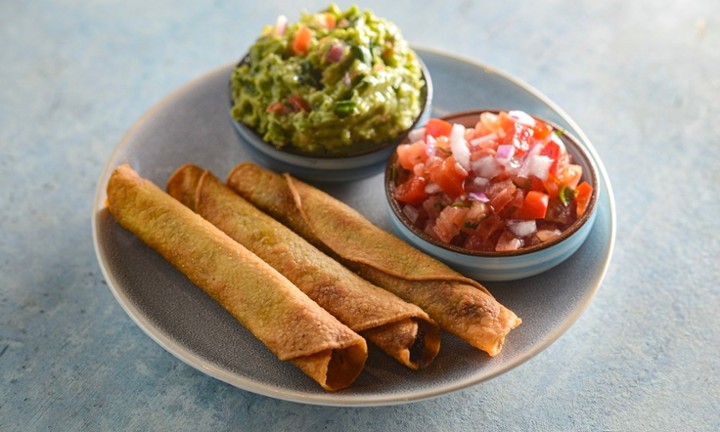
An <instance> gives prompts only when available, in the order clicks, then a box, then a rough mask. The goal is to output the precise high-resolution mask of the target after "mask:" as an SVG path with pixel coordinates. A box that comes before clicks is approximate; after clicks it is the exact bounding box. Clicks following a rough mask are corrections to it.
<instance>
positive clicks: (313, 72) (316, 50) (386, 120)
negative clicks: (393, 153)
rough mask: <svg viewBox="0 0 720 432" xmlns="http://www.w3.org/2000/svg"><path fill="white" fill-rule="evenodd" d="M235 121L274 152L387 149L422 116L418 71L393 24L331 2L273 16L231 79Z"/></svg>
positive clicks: (341, 152)
mask: <svg viewBox="0 0 720 432" xmlns="http://www.w3.org/2000/svg"><path fill="white" fill-rule="evenodd" d="M230 85H231V96H232V108H231V115H232V117H233V118H234V119H235V120H237V121H239V122H242V123H245V124H246V125H248V126H249V127H250V128H252V129H254V130H255V131H256V132H257V133H258V134H259V135H260V136H261V137H262V138H263V140H265V141H266V142H268V143H271V144H273V145H274V146H275V147H277V148H285V149H288V150H295V151H298V152H300V153H305V154H312V155H347V154H352V153H358V152H362V151H365V150H369V149H372V148H375V147H378V146H379V145H383V144H389V143H391V142H393V141H395V140H397V139H399V137H400V136H401V135H402V134H404V133H405V132H406V131H407V130H408V129H410V128H411V127H412V125H413V124H414V122H415V120H416V119H417V117H418V116H419V115H420V113H421V112H422V108H423V103H424V95H425V93H424V92H425V90H426V87H425V86H426V83H425V80H424V79H423V73H422V68H421V66H420V63H419V61H418V59H417V57H416V55H415V53H414V52H413V51H412V50H411V49H410V47H409V45H408V43H407V42H406V41H405V39H403V37H402V35H401V33H400V30H399V29H398V28H397V27H396V26H395V25H394V24H393V23H391V22H389V21H386V20H384V19H382V18H379V17H377V16H375V15H374V14H373V13H372V12H371V11H369V10H365V11H360V10H359V9H358V8H357V6H352V7H350V8H348V9H347V10H344V11H342V10H340V9H339V8H338V6H337V5H335V4H332V5H330V6H329V7H328V8H327V9H326V10H324V11H321V12H318V13H303V14H302V16H301V18H300V20H299V21H298V22H295V23H288V21H287V19H286V18H285V17H284V16H280V17H278V20H277V22H276V24H275V25H274V26H267V27H266V28H265V29H264V30H263V32H262V35H261V36H260V37H259V38H258V39H257V41H256V42H255V43H254V44H253V45H252V46H251V47H250V50H249V52H248V55H247V56H246V58H245V59H244V60H243V61H242V62H241V63H240V64H239V65H238V67H237V68H236V69H235V70H234V71H233V73H232V77H231V83H230Z"/></svg>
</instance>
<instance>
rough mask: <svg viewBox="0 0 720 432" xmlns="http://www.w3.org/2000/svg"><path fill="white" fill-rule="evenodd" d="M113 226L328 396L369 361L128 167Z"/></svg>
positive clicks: (268, 273) (118, 183)
mask: <svg viewBox="0 0 720 432" xmlns="http://www.w3.org/2000/svg"><path fill="white" fill-rule="evenodd" d="M107 204H108V209H109V211H110V213H111V214H112V215H113V216H114V218H115V219H116V221H117V222H118V223H119V224H120V225H121V226H122V227H124V228H126V229H127V230H129V231H131V232H132V233H134V234H135V235H136V236H137V237H139V238H140V239H141V240H142V241H143V242H145V243H146V244H147V245H148V246H150V247H151V248H153V249H154V250H155V251H157V252H158V253H159V254H160V255H162V256H163V257H164V258H165V259H166V260H167V261H169V262H170V263H171V264H172V265H173V266H175V267H176V268H177V269H178V270H180V271H181V272H182V273H184V274H185V275H186V276H187V277H188V279H190V281H192V282H193V283H194V284H195V285H197V286H198V287H199V288H201V289H202V290H203V291H204V292H206V293H207V294H208V295H209V296H210V297H212V298H213V299H214V300H215V301H217V302H218V303H219V304H220V305H222V306H223V307H224V308H225V309H226V310H227V311H228V312H229V313H230V314H231V315H232V316H234V317H235V318H236V319H237V320H238V321H240V323H241V324H242V325H243V326H245V328H247V329H248V330H249V331H250V332H251V333H252V334H253V335H255V337H257V338H258V339H259V340H260V341H262V342H263V343H264V344H265V346H267V348H268V349H270V351H272V352H273V353H274V354H275V355H276V356H277V357H278V358H279V359H280V360H287V361H290V362H292V363H293V364H295V365H296V366H297V367H299V368H300V369H301V370H302V371H303V372H304V373H305V374H307V375H308V376H310V377H311V378H312V379H314V380H315V381H317V382H318V383H319V384H320V385H321V386H322V387H323V388H324V389H326V390H329V391H335V390H340V389H343V388H346V387H348V386H349V385H350V384H352V382H353V381H355V379H356V378H357V376H358V375H359V374H360V372H361V370H362V369H363V367H364V365H365V361H366V359H367V344H366V342H365V339H363V338H362V337H361V336H360V335H358V334H357V333H355V332H353V331H352V330H350V329H349V328H348V327H347V326H345V325H344V324H342V323H340V322H339V321H338V320H337V319H336V318H335V317H333V316H332V315H330V314H329V313H328V312H327V311H325V310H324V309H322V308H321V307H320V306H318V305H317V303H315V302H314V301H312V300H311V299H310V298H309V297H308V296H307V295H305V294H304V293H303V292H301V291H300V290H299V289H298V288H297V287H296V286H294V285H293V284H292V283H291V282H290V281H288V280H287V278H285V277H284V276H282V275H281V274H280V273H278V272H277V271H276V270H275V269H273V268H272V267H270V266H269V265H268V264H267V263H265V262H264V261H262V260H261V259H260V258H258V257H257V256H256V255H255V254H253V253H252V252H250V251H248V250H247V249H246V248H244V247H243V246H241V245H240V244H238V243H237V242H236V241H234V240H233V239H231V238H230V237H228V236H227V235H226V234H225V233H223V232H222V231H220V230H219V229H218V228H216V227H215V226H214V225H212V224H211V223H210V222H208V221H206V220H205V219H203V218H202V217H201V216H199V215H198V214H196V213H195V212H193V211H192V210H190V209H188V208H187V207H186V206H184V205H183V204H182V203H180V202H179V201H177V200H176V199H174V198H173V197H171V196H170V195H168V194H167V193H165V192H164V191H163V190H162V189H160V188H159V187H157V186H156V185H155V184H153V183H152V182H150V181H148V180H146V179H143V178H141V177H140V176H139V175H138V174H137V173H136V172H135V171H134V170H133V169H132V168H131V167H130V166H129V165H127V164H126V165H121V166H119V167H118V168H116V169H115V170H114V171H113V173H112V175H111V177H110V180H109V182H108V185H107Z"/></svg>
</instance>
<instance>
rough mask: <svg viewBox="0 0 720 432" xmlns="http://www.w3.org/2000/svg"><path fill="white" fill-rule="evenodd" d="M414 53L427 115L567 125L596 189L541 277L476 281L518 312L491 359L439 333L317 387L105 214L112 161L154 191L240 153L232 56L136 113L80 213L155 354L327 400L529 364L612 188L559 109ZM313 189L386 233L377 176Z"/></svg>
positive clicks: (596, 252) (554, 326)
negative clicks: (434, 352)
mask: <svg viewBox="0 0 720 432" xmlns="http://www.w3.org/2000/svg"><path fill="white" fill-rule="evenodd" d="M416 51H417V53H418V55H420V57H421V58H422V59H423V61H424V62H425V64H426V65H427V67H428V69H429V71H430V74H431V75H432V79H433V83H434V90H435V91H434V103H433V113H432V115H433V116H443V115H446V114H448V113H451V112H455V111H464V110H470V109H477V108H484V107H493V108H496V109H520V110H524V111H527V112H528V113H530V114H535V115H538V116H540V117H544V118H546V119H548V120H551V121H554V122H556V123H558V124H559V125H561V126H564V127H565V128H567V129H568V130H570V131H571V132H573V133H574V134H575V136H577V137H579V138H580V139H581V140H582V141H583V143H584V144H585V145H586V146H587V147H588V149H589V151H590V153H591V154H592V157H593V158H594V159H595V162H596V163H597V166H598V168H599V172H600V177H601V178H600V181H601V182H602V187H601V189H602V195H601V196H600V202H599V209H598V215H597V220H596V221H595V225H594V226H593V229H592V231H591V232H590V235H589V236H588V239H587V240H586V241H585V243H584V244H583V246H582V247H581V248H580V249H579V250H578V251H577V252H576V253H575V254H574V255H573V256H572V257H571V258H570V259H568V260H567V261H565V262H564V263H563V264H561V265H560V266H558V267H555V268H554V269H552V270H550V271H548V272H546V273H543V274H540V275H537V276H534V277H532V278H528V279H524V280H519V281H513V282H488V283H486V284H485V285H486V286H487V287H488V289H489V290H490V291H491V292H492V293H493V295H495V297H496V298H497V299H498V300H499V301H500V302H501V303H503V304H504V305H505V306H507V307H509V308H510V309H512V310H513V311H515V312H516V313H517V314H518V315H519V316H520V317H521V318H522V319H523V324H522V325H521V326H520V327H518V328H517V329H515V330H514V331H513V332H511V333H510V335H509V336H508V338H507V340H506V344H505V347H504V348H503V351H502V352H501V353H500V354H499V355H497V356H495V357H493V358H491V357H489V356H487V355H486V354H485V353H482V352H479V351H478V350H476V349H474V348H472V347H470V346H469V345H468V344H466V343H465V342H463V341H462V340H460V339H458V338H455V337H454V336H452V335H449V334H443V337H442V348H441V351H440V354H439V355H438V357H437V358H436V360H435V362H434V363H433V364H431V365H430V366H429V367H428V368H426V369H424V370H421V371H411V370H408V369H406V368H405V367H403V366H401V365H399V364H398V363H396V362H395V361H394V360H392V359H390V358H389V357H387V356H385V354H384V353H382V352H380V351H379V350H378V349H376V348H375V347H372V346H370V347H369V359H368V362H367V364H366V368H365V370H364V371H363V373H362V374H361V375H360V377H359V378H358V380H357V381H356V382H355V383H354V384H353V385H352V386H351V387H350V388H349V389H346V390H343V391H340V392H336V393H327V392H325V391H324V390H322V388H320V386H319V385H317V384H316V383H315V382H314V381H312V380H310V379H309V378H307V377H306V376H305V375H304V374H303V373H302V372H300V370H299V369H297V368H295V367H294V366H292V365H291V364H289V363H286V362H281V361H279V360H277V359H276V358H275V357H274V355H273V354H272V353H270V351H269V350H267V349H266V348H265V346H264V345H263V344H262V343H260V342H259V341H258V340H257V339H255V338H254V336H252V334H250V333H249V332H248V331H247V330H245V329H244V328H243V327H242V326H241V325H240V324H239V323H238V322H237V321H236V320H235V319H234V318H233V317H231V316H230V315H229V314H228V313H227V312H225V311H224V310H223V309H222V308H221V307H220V306H219V305H217V304H216V303H215V302H214V301H212V300H211V299H210V298H209V297H208V296H206V295H205V294H204V293H203V292H202V291H201V290H200V289H198V288H197V287H195V286H194V285H193V284H192V283H190V281H189V280H187V279H186V278H185V277H184V276H183V275H182V274H181V273H180V272H178V271H177V270H175V269H174V268H173V267H172V266H171V265H170V264H168V263H167V262H166V261H165V260H164V259H163V258H162V257H160V255H158V254H156V253H155V252H154V251H153V250H151V249H150V248H149V247H147V246H146V245H145V244H144V243H142V242H141V241H140V240H139V239H138V238H136V237H135V236H134V235H132V234H131V233H129V232H128V231H125V230H124V229H122V228H120V227H119V226H118V225H117V224H116V223H115V222H114V220H113V218H112V217H111V216H110V215H109V214H108V212H107V210H106V209H105V206H104V202H105V198H106V194H105V187H106V185H107V181H108V178H109V176H110V173H111V172H112V170H113V169H114V168H115V167H116V166H118V165H120V164H122V163H129V164H130V165H132V166H133V168H135V169H136V170H137V171H138V173H139V174H140V175H141V176H143V177H145V178H148V179H150V180H152V181H153V182H155V183H156V184H158V185H160V186H161V187H164V185H165V182H166V181H167V179H168V177H169V176H170V175H171V174H172V172H173V171H174V170H175V169H176V168H177V167H179V166H180V165H182V164H184V163H188V162H192V163H195V164H198V165H200V166H202V167H205V168H208V169H210V170H211V171H213V172H214V173H215V175H217V176H218V177H220V178H225V177H226V176H227V174H228V173H229V172H230V170H231V169H232V168H233V167H234V166H235V165H236V164H237V163H239V162H241V161H245V160H249V159H250V155H249V153H248V152H247V150H246V149H245V146H244V145H242V143H241V142H239V140H238V137H237V135H236V134H235V132H234V131H233V127H232V125H231V122H230V117H229V113H228V108H227V81H228V77H229V74H230V71H231V70H232V67H233V64H228V65H225V66H222V67H220V68H218V69H216V70H213V71H211V72H209V73H207V74H205V75H203V76H201V77H199V78H197V79H195V80H193V81H192V82H190V83H188V84H186V85H185V86H183V87H181V88H179V89H178V90H176V91H174V92H173V93H171V94H170V95H168V96H167V97H165V98H164V99H163V100H162V101H160V102H159V103H158V104H157V105H156V106H154V107H153V108H152V109H150V110H149V111H148V112H147V113H146V114H144V115H143V116H142V117H141V118H140V119H139V120H138V121H137V122H136V123H135V124H134V125H133V126H132V128H130V130H129V131H128V132H127V133H126V134H125V136H124V137H123V139H122V140H121V142H120V143H119V144H118V145H117V147H116V148H115V150H114V151H113V153H112V155H111V156H110V158H109V160H108V162H107V164H106V166H105V168H104V170H103V173H102V175H101V177H100V179H99V181H98V185H97V191H96V195H95V200H94V204H93V215H92V231H93V241H94V246H95V251H96V254H97V259H98V261H99V264H100V267H101V269H102V272H103V274H104V277H105V279H106V281H107V283H108V285H109V287H110V290H111V291H112V293H113V295H114V296H115V298H116V299H117V301H118V303H120V305H121V306H122V308H123V309H124V310H125V312H126V313H127V314H128V315H129V316H130V318H131V319H132V320H133V321H134V322H135V323H136V324H137V325H138V326H139V327H140V328H141V329H142V330H143V331H144V332H145V333H146V334H147V335H148V336H150V337H151V338H152V339H153V340H155V341H156V342H157V343H158V344H159V345H160V346H162V347H163V348H164V349H165V350H167V351H168V352H170V353H171V354H173V355H174V356H175V357H177V358H178V359H180V360H181V361H183V362H185V363H186V364H188V365H190V366H192V367H194V368H196V369H198V370H199V371H201V372H203V373H205V374H207V375H210V376H212V377H215V378H217V379H219V380H222V381H224V382H226V383H229V384H231V385H233V386H236V387H238V388H240V389H243V390H247V391H250V392H253V393H257V394H261V395H265V396H269V397H273V398H277V399H283V400H288V401H295V402H301V403H307V404H314V405H333V406H377V405H392V404H401V403H408V402H412V401H418V400H423V399H429V398H433V397H438V396H441V395H444V394H448V393H450V392H454V391H457V390H460V389H464V388H467V387H469V386H473V385H477V384H479V383H481V382H483V381H486V380H488V379H491V378H493V377H496V376H498V375H501V374H503V373H505V372H508V371H509V370H511V369H512V368H514V367H516V366H518V365H520V364H522V363H523V362H525V361H527V360H529V359H530V358H532V357H533V356H535V355H536V354H538V353H539V352H541V351H542V350H543V349H544V348H546V347H548V346H549V345H550V344H551V343H552V342H554V341H555V340H557V338H559V337H560V336H561V335H562V334H563V333H564V332H565V331H567V330H568V328H569V327H570V326H571V325H572V324H573V323H574V322H575V321H576V319H577V318H578V317H579V316H580V314H581V313H582V311H583V310H584V309H585V308H586V307H587V305H588V303H589V302H590V300H591V298H592V297H593V295H594V293H595V292H596V291H597V289H598V288H599V286H600V284H601V282H602V280H603V277H604V276H605V272H606V270H607V268H608V265H609V262H610V257H611V255H612V250H613V246H614V242H615V230H616V228H615V217H616V216H615V205H614V201H613V196H612V189H611V187H610V182H609V179H608V177H607V173H606V171H605V168H604V167H603V164H602V162H601V161H600V158H599V157H598V155H597V152H596V151H595V149H594V148H593V147H592V145H591V143H590V141H589V140H588V139H587V137H586V136H585V134H584V133H583V132H582V130H580V128H579V127H578V126H577V125H576V124H575V122H574V121H573V120H572V119H571V118H570V117H569V116H568V115H567V114H566V113H564V112H563V111H562V110H561V109H560V108H559V107H558V106H557V105H555V104H554V103H553V102H552V101H550V100H549V99H548V98H547V97H545V96H543V95H542V94H541V93H540V92H538V91H537V90H535V89H533V88H532V87H530V86H529V85H527V84H525V83H523V82H522V81H520V80H518V79H516V78H513V77H511V76H509V75H507V74H505V73H502V72H500V71H497V70H494V69H492V68H490V67H488V66H485V65H483V64H480V63H478V62H475V61H471V60H468V59H464V58H461V57H457V56H454V55H451V54H448V53H445V52H441V51H435V50H429V49H423V48H418V49H416ZM318 186H319V187H320V188H322V189H324V190H326V191H327V192H328V193H330V194H332V195H334V196H336V197H337V198H338V199H340V200H343V201H345V202H347V203H348V204H349V205H351V206H353V207H355V208H356V209H358V210H359V211H360V212H362V213H363V214H365V215H366V216H367V217H368V218H369V219H370V220H372V221H374V222H375V223H376V224H378V225H379V226H381V227H383V228H385V229H387V230H390V229H391V226H390V219H389V215H388V214H387V212H386V208H385V205H384V203H383V200H384V199H385V197H384V194H383V176H382V174H378V175H376V176H374V177H370V178H367V179H364V180H361V181H356V182H350V183H343V184H334V185H326V184H320V185H318Z"/></svg>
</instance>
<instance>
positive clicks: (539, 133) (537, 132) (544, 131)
mask: <svg viewBox="0 0 720 432" xmlns="http://www.w3.org/2000/svg"><path fill="white" fill-rule="evenodd" d="M550 132H552V127H551V126H550V125H549V124H547V123H545V122H543V121H540V120H535V126H533V137H535V139H537V140H540V141H544V140H546V139H547V138H548V137H549V136H550Z"/></svg>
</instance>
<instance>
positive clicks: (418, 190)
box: [392, 111, 592, 251]
mask: <svg viewBox="0 0 720 432" xmlns="http://www.w3.org/2000/svg"><path fill="white" fill-rule="evenodd" d="M561 134H562V131H561V130H557V129H554V128H553V127H552V126H551V125H549V124H548V123H546V122H544V121H541V120H538V119H536V118H534V117H531V116H530V115H528V114H526V113H525V112H522V111H500V112H483V113H481V114H480V115H479V118H478V119H477V123H476V124H474V125H473V126H470V127H465V126H463V125H462V124H453V123H449V122H447V121H444V120H441V119H436V118H433V119H430V120H429V121H428V122H427V124H426V125H425V127H424V128H421V129H416V130H413V131H412V132H411V133H410V135H409V143H408V144H401V145H399V146H398V147H397V151H396V153H397V159H396V162H395V166H394V168H393V171H392V173H393V180H392V181H393V184H394V185H395V187H394V198H395V200H397V202H398V204H399V206H400V208H401V209H402V212H403V214H404V215H405V216H406V217H407V218H408V219H409V220H410V222H411V223H412V224H413V225H414V228H415V229H416V230H419V231H421V232H424V233H425V234H426V235H428V236H430V237H432V238H434V239H437V240H439V241H440V242H442V243H444V244H451V245H455V246H458V247H462V248H465V249H469V250H473V251H514V250H519V249H522V248H526V247H529V246H533V245H536V244H539V243H541V242H544V241H549V240H551V239H553V238H555V237H557V236H559V235H560V234H561V233H562V232H563V231H564V230H565V229H567V228H568V227H569V226H570V225H571V224H572V223H573V222H575V221H576V220H577V219H578V218H579V217H580V216H582V215H583V214H584V213H585V211H586V210H587V207H588V204H589V201H590V197H591V195H592V186H591V185H590V184H588V182H586V181H584V180H583V176H582V175H583V172H582V166H581V165H578V164H575V163H573V160H572V159H571V156H570V155H569V154H568V152H567V149H566V147H565V144H564V143H563V140H562V139H561V138H560V135H561Z"/></svg>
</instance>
